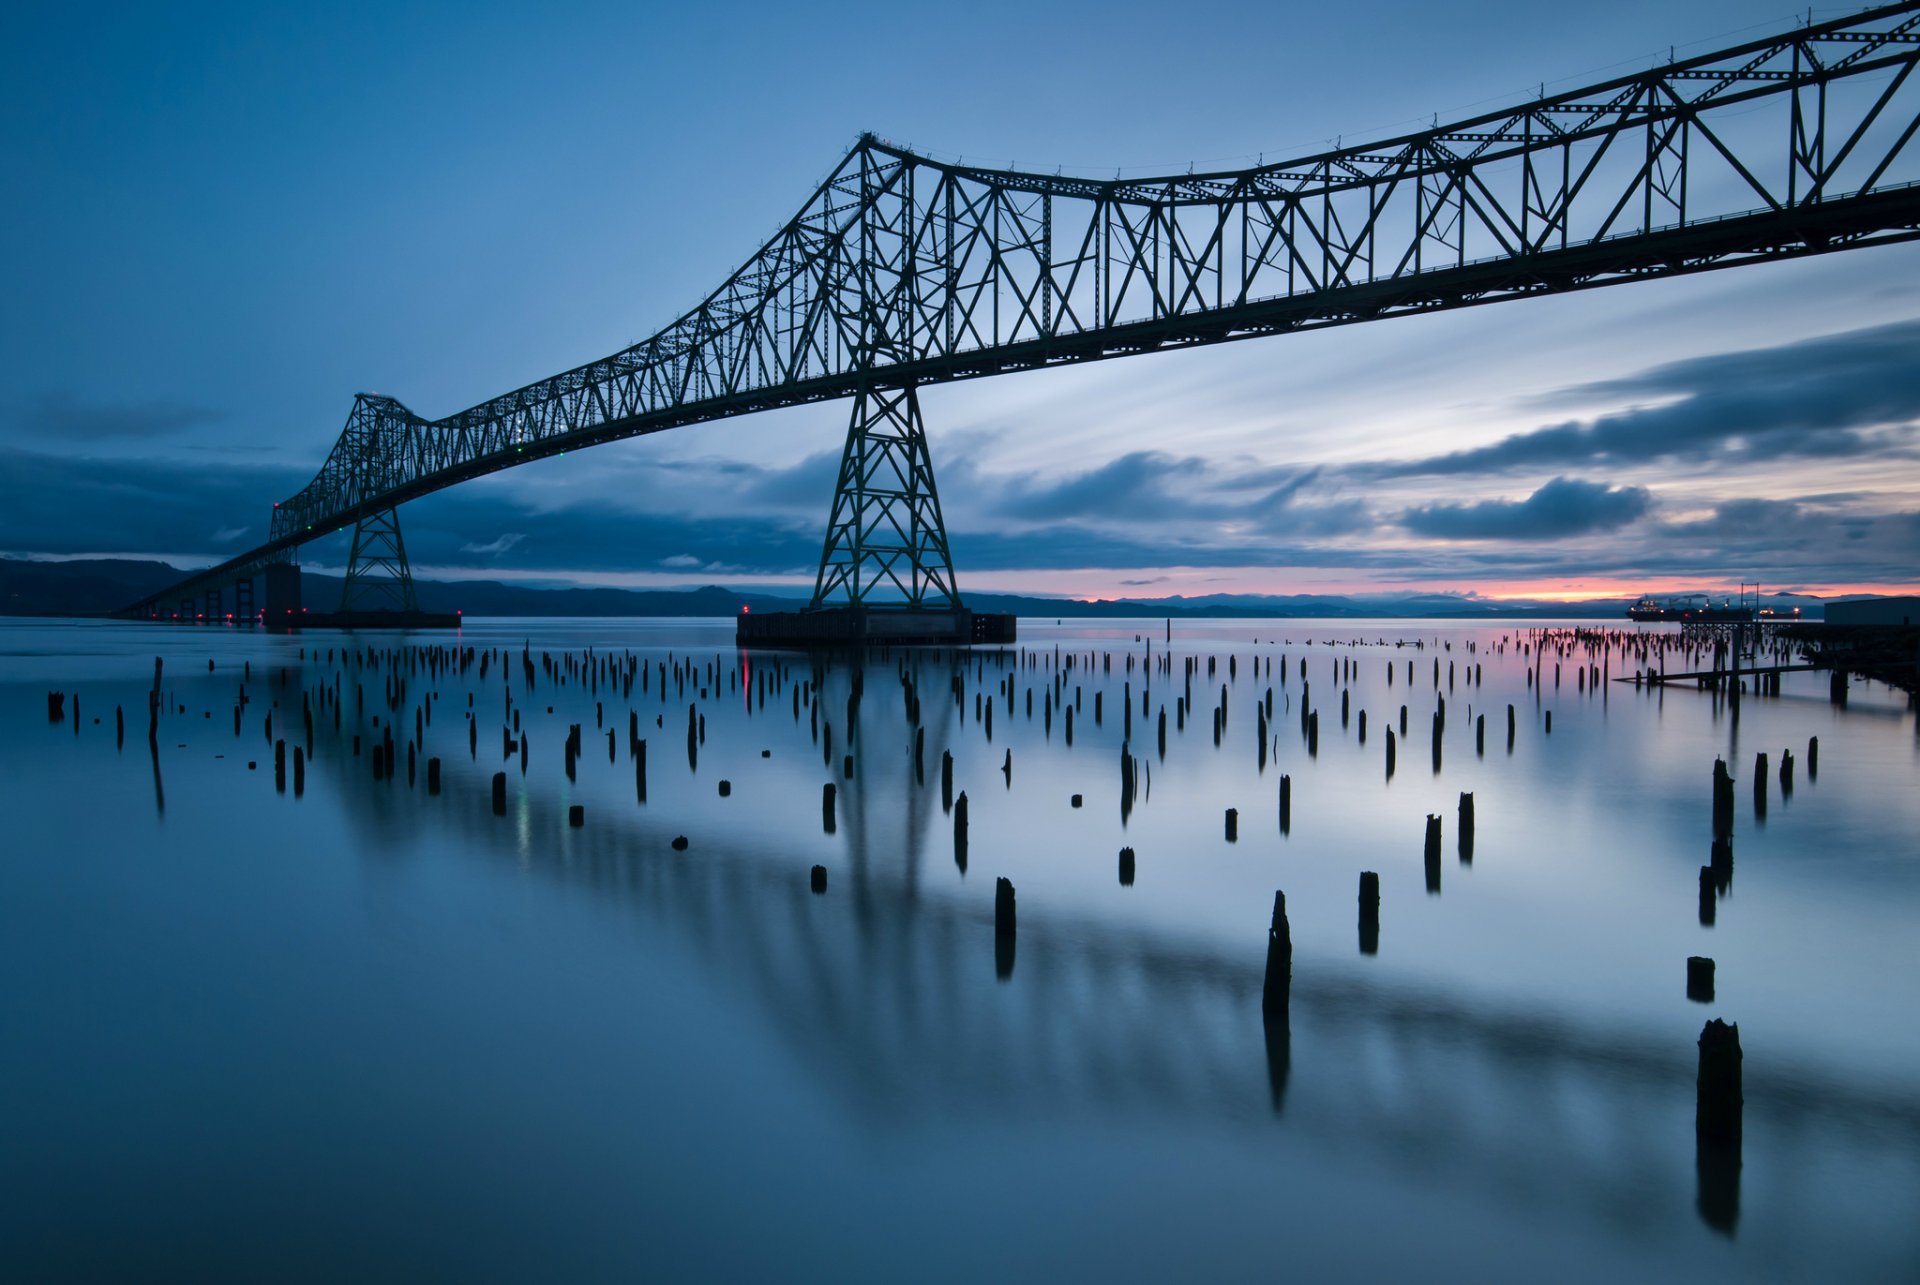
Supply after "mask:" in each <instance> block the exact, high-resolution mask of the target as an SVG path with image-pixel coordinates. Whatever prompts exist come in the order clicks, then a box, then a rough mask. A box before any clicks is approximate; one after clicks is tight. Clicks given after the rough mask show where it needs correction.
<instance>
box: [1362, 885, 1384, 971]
mask: <svg viewBox="0 0 1920 1285" xmlns="http://www.w3.org/2000/svg"><path fill="white" fill-rule="evenodd" d="M1379 949H1380V876H1379V874H1378V873H1377V872H1375V871H1372V870H1362V871H1361V872H1360V953H1361V954H1363V955H1371V954H1374V953H1375V952H1377V951H1378V950H1379Z"/></svg>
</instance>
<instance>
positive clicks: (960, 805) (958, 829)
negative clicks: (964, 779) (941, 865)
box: [953, 790, 967, 871]
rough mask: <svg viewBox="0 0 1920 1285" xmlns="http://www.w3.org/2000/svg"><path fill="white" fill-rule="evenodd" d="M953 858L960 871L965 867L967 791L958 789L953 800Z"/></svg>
mask: <svg viewBox="0 0 1920 1285" xmlns="http://www.w3.org/2000/svg"><path fill="white" fill-rule="evenodd" d="M953 860H954V864H955V865H958V866H959V867H960V869H961V870H962V871H965V870H966V868H967V792H966V791H965V790H962V791H960V795H959V797H958V798H956V799H954V801H953Z"/></svg>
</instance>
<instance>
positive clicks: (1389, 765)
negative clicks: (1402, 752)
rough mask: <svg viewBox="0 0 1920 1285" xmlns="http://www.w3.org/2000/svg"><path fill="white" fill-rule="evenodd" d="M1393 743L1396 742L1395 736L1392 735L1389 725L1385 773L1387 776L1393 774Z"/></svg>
mask: <svg viewBox="0 0 1920 1285" xmlns="http://www.w3.org/2000/svg"><path fill="white" fill-rule="evenodd" d="M1395 743H1396V738H1395V737H1394V734H1393V729H1392V728H1391V727H1389V728H1388V729H1387V775H1388V776H1392V775H1393V761H1394V758H1395V748H1394V747H1395Z"/></svg>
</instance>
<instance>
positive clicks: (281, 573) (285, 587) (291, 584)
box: [260, 562, 300, 629]
mask: <svg viewBox="0 0 1920 1285" xmlns="http://www.w3.org/2000/svg"><path fill="white" fill-rule="evenodd" d="M260 579H261V581H262V583H263V587H264V589H265V595H264V596H265V598H266V623H267V625H268V627H269V628H273V629H285V628H287V627H289V626H291V625H296V624H298V623H299V621H300V567H299V564H298V563H293V562H270V563H268V564H267V565H266V566H265V567H264V568H262V569H261V572H260Z"/></svg>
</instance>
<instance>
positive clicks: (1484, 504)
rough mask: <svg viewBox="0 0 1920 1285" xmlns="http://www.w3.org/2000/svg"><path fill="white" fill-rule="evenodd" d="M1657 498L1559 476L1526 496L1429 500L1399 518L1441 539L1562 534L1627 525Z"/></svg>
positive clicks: (1638, 489) (1552, 537) (1640, 491)
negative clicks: (1467, 501) (1457, 501)
mask: <svg viewBox="0 0 1920 1285" xmlns="http://www.w3.org/2000/svg"><path fill="white" fill-rule="evenodd" d="M1652 504H1653V497H1652V496H1651V495H1650V494H1648V492H1647V490H1646V488H1645V487H1640V486H1607V485H1605V484H1604V483H1600V482H1582V481H1579V480H1578V479H1576V478H1568V477H1556V478H1554V479H1553V480H1552V481H1551V482H1548V483H1547V484H1546V485H1544V486H1542V487H1541V488H1540V489H1539V490H1537V491H1535V492H1534V493H1533V494H1532V495H1529V496H1528V497H1527V498H1526V499H1524V500H1481V501H1479V502H1477V503H1474V504H1429V505H1424V506H1422V507H1420V508H1413V509H1408V510H1406V511H1405V512H1403V513H1402V514H1401V515H1400V524H1401V525H1402V526H1404V527H1406V528H1407V529H1408V530H1409V531H1412V532H1414V533H1415V534H1416V535H1427V536H1433V537H1436V538H1438V539H1442V540H1558V539H1564V538H1566V537H1568V536H1576V535H1586V534H1588V533H1589V532H1593V531H1611V530H1613V529H1615V528H1617V527H1622V526H1625V525H1626V524H1627V523H1629V522H1633V521H1635V520H1637V519H1639V518H1640V517H1642V516H1644V515H1645V514H1646V512H1647V510H1648V509H1649V508H1650V507H1652Z"/></svg>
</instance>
